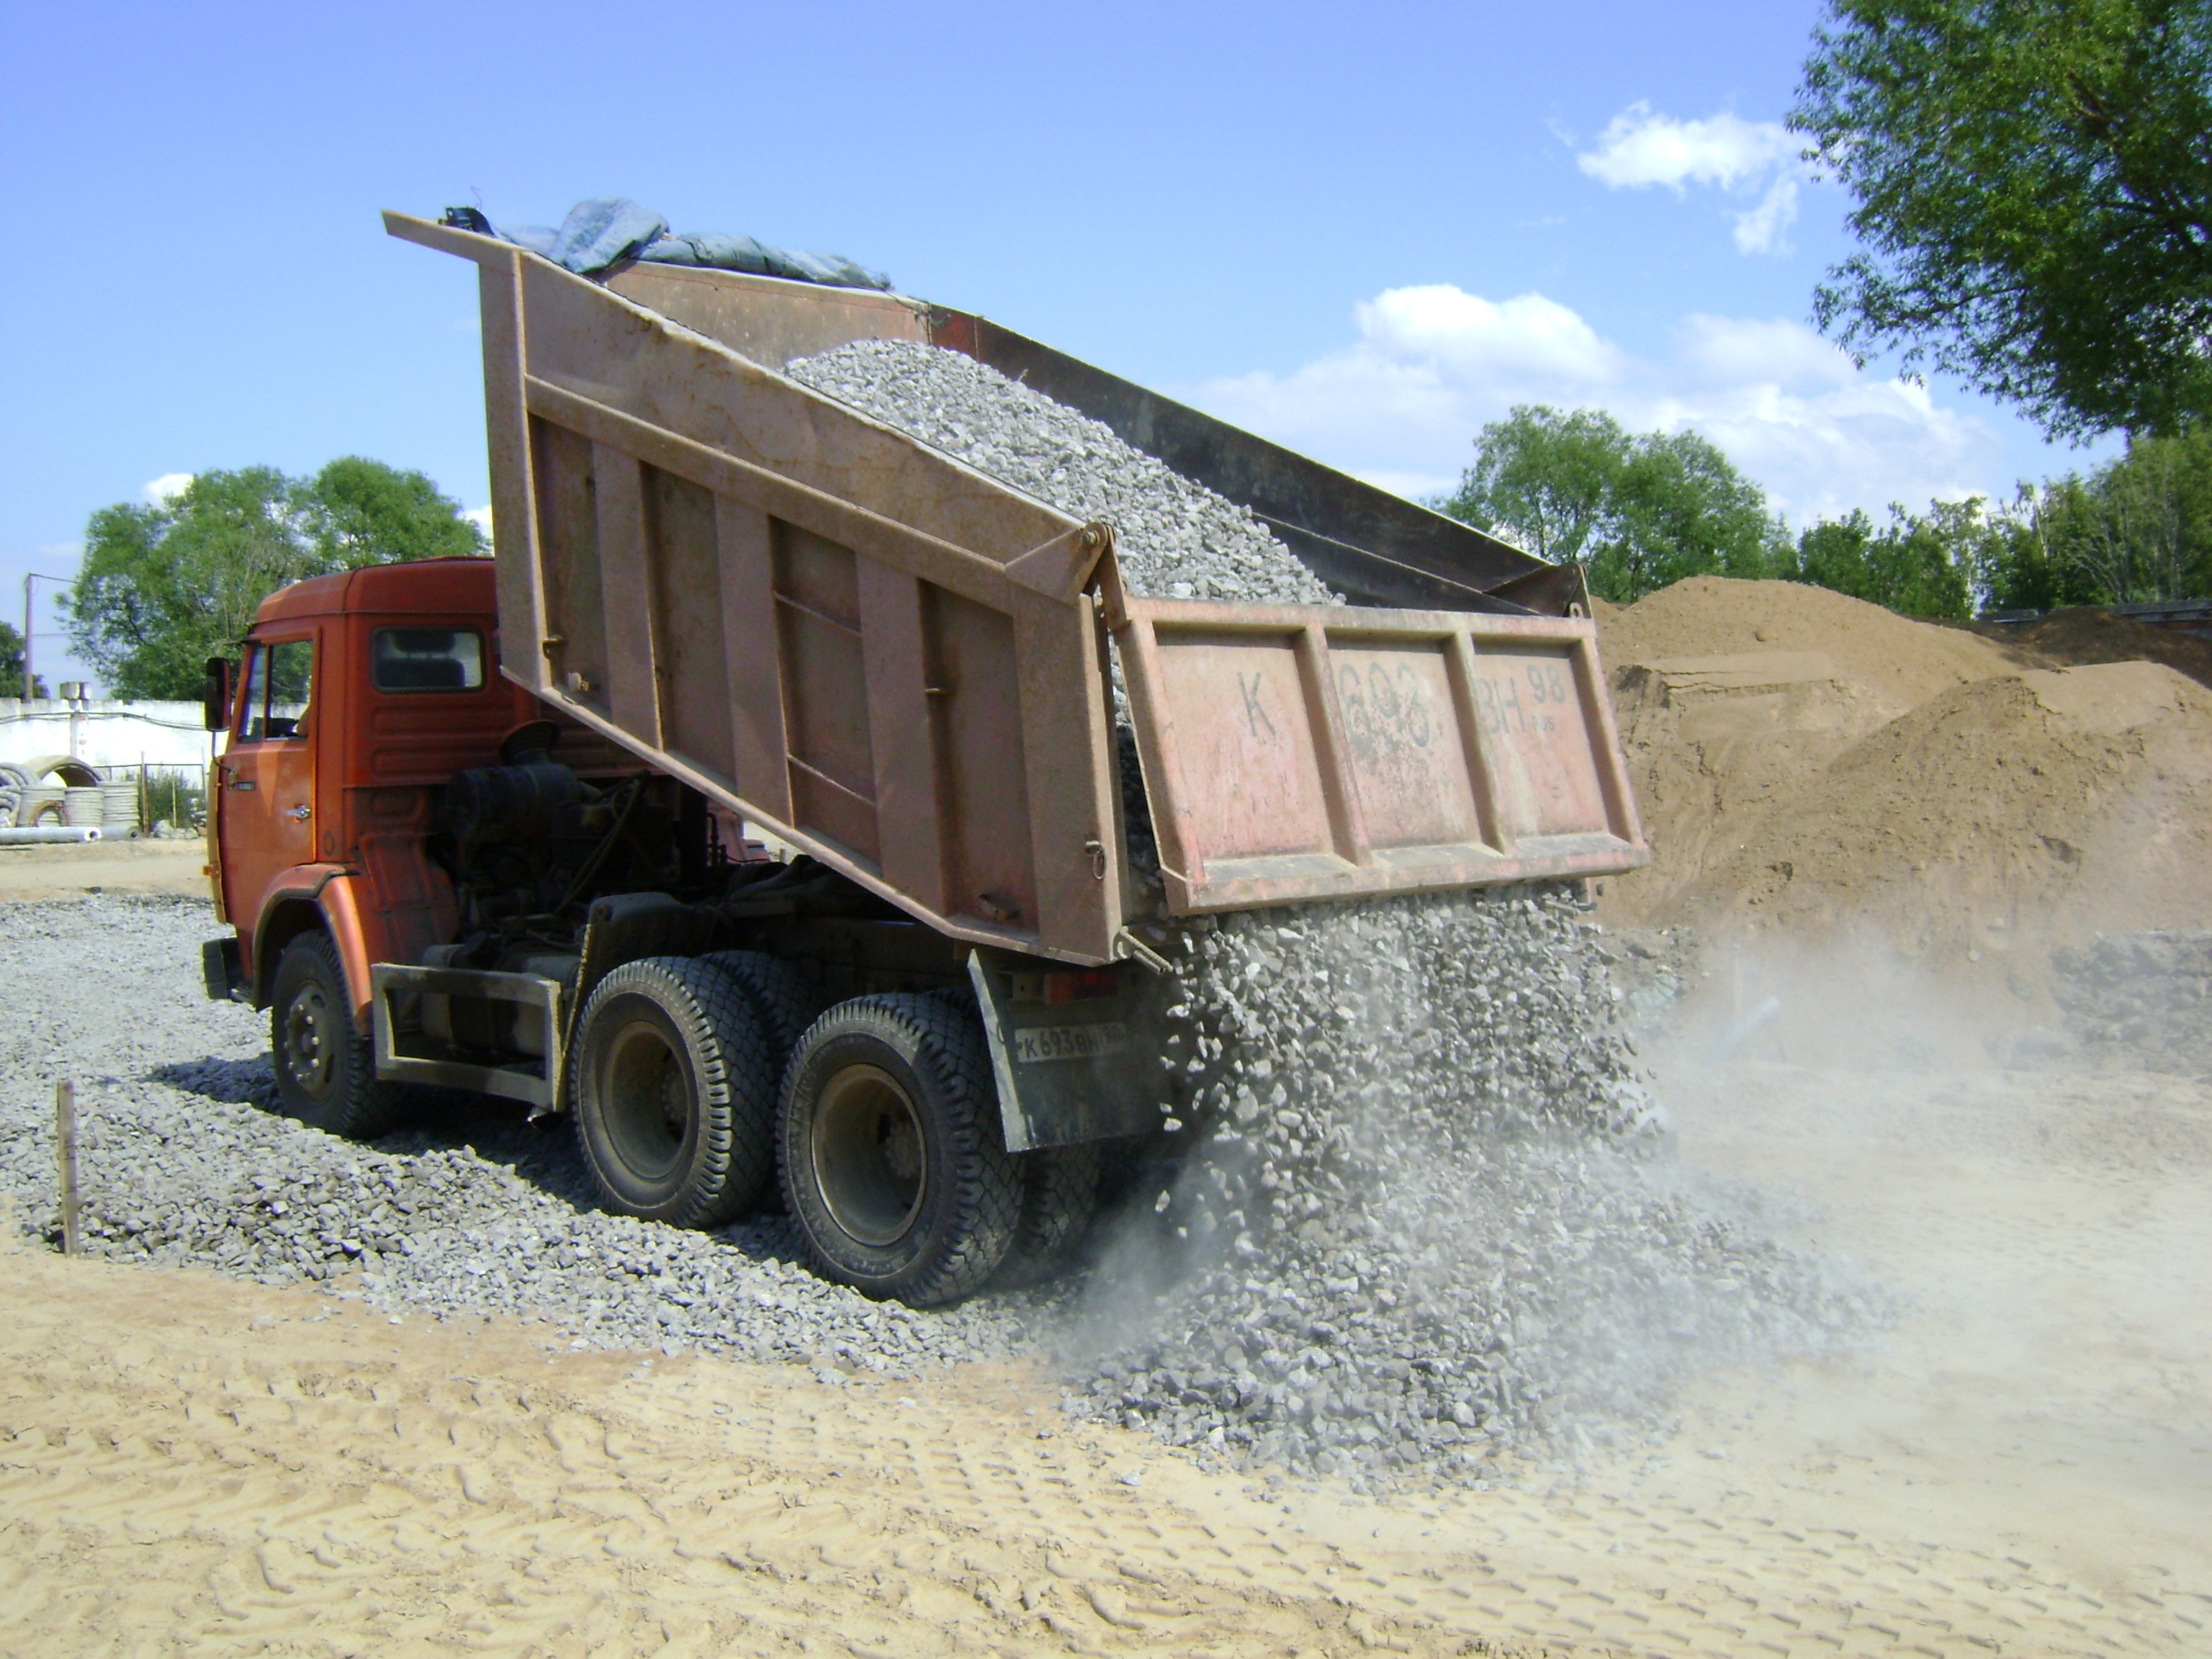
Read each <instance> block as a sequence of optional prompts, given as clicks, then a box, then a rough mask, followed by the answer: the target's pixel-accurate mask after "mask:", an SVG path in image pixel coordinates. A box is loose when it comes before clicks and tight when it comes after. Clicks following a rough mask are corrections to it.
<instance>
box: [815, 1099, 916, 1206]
mask: <svg viewBox="0 0 2212 1659" xmlns="http://www.w3.org/2000/svg"><path fill="white" fill-rule="evenodd" d="M924 1151H925V1148H924V1146H923V1143H922V1133H921V1114H920V1113H919V1112H917V1111H916V1110H915V1106H914V1101H913V1099H912V1098H911V1097H909V1096H908V1093H907V1091H906V1090H905V1089H904V1088H902V1086H901V1085H900V1084H899V1083H898V1080H897V1079H895V1078H893V1077H892V1076H891V1074H890V1073H888V1072H886V1071H884V1070H883V1069H882V1068H881V1067H880V1066H847V1067H845V1069H844V1070H842V1071H841V1072H839V1073H837V1074H836V1076H835V1077H832V1078H831V1079H829V1083H828V1084H827V1085H824V1087H823V1091H822V1094H821V1097H820V1098H819V1100H818V1101H817V1104H816V1106H815V1110H814V1133H813V1152H814V1182H815V1187H816V1189H817V1191H818V1192H819V1193H820V1194H821V1195H822V1207H823V1209H825V1210H827V1211H829V1216H830V1218H831V1219H832V1220H833V1221H835V1222H836V1224H837V1225H838V1226H840V1227H842V1229H844V1231H846V1232H847V1233H848V1234H850V1235H851V1236H852V1237H854V1238H855V1239H858V1240H859V1241H860V1243H863V1244H869V1245H874V1246H878V1247H881V1246H883V1245H886V1244H896V1243H898V1241H899V1240H900V1239H902V1238H903V1237H906V1235H907V1232H908V1230H909V1229H911V1228H912V1227H913V1225H914V1221H915V1217H916V1216H917V1215H919V1214H921V1200H922V1197H923V1194H925V1192H926V1191H927V1188H928V1184H929V1174H928V1164H927V1159H926V1158H925V1157H924Z"/></svg>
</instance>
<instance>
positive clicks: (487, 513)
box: [461, 505, 491, 540]
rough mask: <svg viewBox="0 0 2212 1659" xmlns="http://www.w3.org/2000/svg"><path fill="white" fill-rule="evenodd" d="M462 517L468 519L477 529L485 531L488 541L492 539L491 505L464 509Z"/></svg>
mask: <svg viewBox="0 0 2212 1659" xmlns="http://www.w3.org/2000/svg"><path fill="white" fill-rule="evenodd" d="M461 516H462V517H463V518H465V519H466V520H468V521H469V522H470V523H471V524H472V525H474V526H476V527H477V529H479V530H481V531H483V533H484V536H485V538H486V539H487V540H489V538H490V536H491V508H490V507H489V505H487V506H483V507H466V508H464V509H463V511H462V513H461Z"/></svg>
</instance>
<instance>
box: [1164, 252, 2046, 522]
mask: <svg viewBox="0 0 2212 1659" xmlns="http://www.w3.org/2000/svg"><path fill="white" fill-rule="evenodd" d="M1353 322H1354V324H1355V325H1356V327H1357V330H1358V337H1357V338H1356V339H1355V340H1353V341H1352V342H1351V343H1348V344H1346V345H1345V346H1343V347H1342V348H1340V349H1337V350H1335V351H1332V352H1328V353H1326V354H1325V355H1323V356H1320V357H1318V358H1316V359H1315V360H1314V361H1313V362H1310V363H1308V364H1306V365H1305V366H1304V368H1299V369H1297V370H1295V371H1293V372H1292V373H1291V374H1282V375H1277V374H1264V373H1263V374H1246V375H1241V376H1238V377H1236V378H1234V379H1229V380H1215V381H1212V382H1209V383H1208V384H1206V385H1204V386H1199V387H1197V388H1195V389H1194V390H1193V391H1192V392H1190V393H1189V395H1190V396H1191V398H1192V400H1193V401H1194V402H1195V403H1197V404H1199V405H1200V406H1201V407H1202V408H1205V409H1207V410H1212V412H1213V413H1215V414H1217V415H1218V416H1222V417H1223V418H1224V419H1226V420H1230V421H1233V422H1237V424H1238V425H1240V426H1244V427H1249V428H1251V429H1252V430H1253V431H1255V432H1258V433H1261V434H1263V435H1266V436H1267V437H1270V438H1273V439H1274V440H1276V441H1278V442H1280V443H1285V444H1288V445H1290V446H1291V447H1293V448H1295V449H1299V450H1303V451H1304V452H1305V453H1308V454H1310V455H1314V456H1316V457H1318V458H1319V459H1322V460H1325V461H1327V462H1328V463H1329V464H1330V465H1334V466H1340V467H1343V468H1345V469H1346V470H1347V471H1352V472H1355V473H1357V474H1358V475H1359V476H1360V477H1365V478H1367V479H1369V480H1370V481H1371V482H1373V483H1377V484H1380V485H1382V486H1383V488H1385V489H1392V490H1395V491H1397V492H1398V493H1400V494H1401V495H1427V494H1431V493H1434V492H1437V491H1441V490H1446V489H1450V488H1451V487H1452V486H1453V485H1454V484H1455V483H1456V482H1457V479H1458V476H1459V472H1460V470H1461V469H1462V467H1464V466H1465V465H1467V464H1468V462H1469V461H1470V460H1471V459H1473V455H1474V450H1473V444H1474V436H1475V434H1476V432H1477V431H1478V430H1480V428H1481V427H1482V425H1483V423H1484V422H1487V421H1492V420H1496V419H1498V417H1499V416H1502V415H1504V413H1505V412H1506V410H1508V409H1509V408H1510V407H1511V406H1512V405H1513V404H1516V403H1546V404H1557V405H1559V406H1561V407H1567V408H1571V407H1576V406H1579V405H1590V406H1595V407H1598V408H1602V409H1605V410H1610V411H1611V412H1612V413H1613V416H1615V417H1616V418H1618V419H1619V420H1620V421H1621V422H1623V423H1624V424H1625V425H1626V426H1627V427H1629V428H1631V429H1632V430H1635V431H1651V430H1654V429H1663V430H1667V431H1679V430H1681V429H1683V428H1696V429H1697V430H1699V431H1700V432H1702V433H1704V434H1705V435H1706V436H1707V437H1709V438H1711V439H1712V440H1713V441H1714V442H1716V443H1717V444H1718V445H1720V447H1722V448H1723V450H1725V451H1726V452H1727V453H1729V457H1730V458H1731V459H1734V460H1735V463H1736V464H1737V465H1739V466H1741V467H1742V468H1743V470H1744V471H1746V472H1747V473H1748V474H1749V475H1750V476H1751V477H1753V478H1755V479H1756V480H1758V482H1759V483H1760V484H1762V485H1763V486H1764V487H1765V489H1766V490H1767V492H1768V494H1769V495H1770V496H1771V498H1772V499H1773V501H1774V503H1775V505H1776V506H1777V507H1778V508H1780V509H1781V510H1783V511H1784V512H1785V513H1788V514H1789V516H1790V519H1791V520H1792V521H1793V522H1795V523H1800V524H1802V523H1804V522H1806V521H1807V520H1810V519H1812V518H1814V517H1819V516H1826V515H1834V514H1838V513H1844V512H1846V511H1848V510H1849V509H1850V508H1851V507H1866V508H1867V509H1869V511H1871V512H1875V513H1877V514H1878V513H1880V512H1881V509H1882V508H1883V507H1886V506H1887V504H1888V503H1889V502H1890V501H1904V502H1905V503H1907V504H1908V505H1911V506H1915V507H1918V506H1922V505H1924V504H1925V503H1926V502H1927V501H1930V500H1932V499H1936V498H1938V497H1942V498H1956V497H1959V496H1962V495H1972V494H1975V493H1984V494H1990V493H2000V492H2002V493H2009V489H2008V486H2009V480H2008V479H2002V478H1999V477H1996V473H1997V472H1998V471H1999V470H2000V468H2001V467H2002V449H2001V445H2000V441H1999V440H1998V437H1997V435H1996V433H1994V432H1993V431H1991V430H1990V428H1989V427H1988V426H1987V425H1986V424H1984V422H1982V421H1981V420H1980V419H1979V418H1978V417H1977V416H1974V415H1972V414H1971V413H1966V412H1963V411H1961V410H1955V409H1951V408H1947V407H1945V406H1943V405H1942V404H1938V403H1937V402H1936V399H1935V397H1934V395H1933V394H1932V393H1930V392H1929V390H1928V389H1927V388H1926V387H1924V386H1915V385H1912V384H1910V383H1908V382H1905V381H1902V380H1884V379H1880V378H1877V377H1875V376H1873V375H1869V374H1866V373H1864V372H1863V371H1862V370H1860V369H1857V368H1854V367H1853V366H1852V364H1851V362H1850V359H1849V358H1848V357H1846V356H1844V354H1843V353H1842V352H1840V351H1838V350H1837V349H1836V348H1835V347H1834V346H1832V345H1831V344H1830V343H1828V342H1827V341H1826V340H1824V339H1822V338H1821V337H1820V336H1819V335H1818V334H1816V333H1815V332H1814V331H1813V330H1811V329H1809V328H1808V327H1806V326H1805V325H1803V324H1802V323H1796V322H1791V321H1790V320H1788V319H1783V318H1773V319H1751V318H1732V317H1715V316H1707V315H1692V316H1689V317H1686V318H1684V319H1682V320H1681V322H1680V324H1679V325H1677V326H1676V328H1675V331H1674V338H1673V341H1672V343H1671V345H1670V349H1668V351H1667V352H1666V353H1665V355H1664V356H1656V357H1645V356H1638V355H1636V354H1634V353H1632V352H1629V351H1626V350H1625V349H1622V348H1621V347H1620V345H1619V344H1617V343H1614V342H1613V341H1611V340H1608V339H1607V338H1606V337H1604V336H1602V335H1601V334H1600V333H1599V332H1598V331H1597V330H1596V329H1595V328H1594V327H1592V326H1591V325H1590V324H1589V321H1588V319H1585V318H1583V317H1582V316H1581V315H1580V314H1579V313H1577V312H1575V311H1574V310H1573V309H1572V308H1571V307H1567V306H1564V305H1561V304H1560V303H1559V301H1555V300H1552V299H1549V298H1547V297H1546V296H1545V295H1541V294H1523V295H1516V296H1515V297H1514V298H1512V299H1510V300H1503V301H1492V300H1486V299H1484V298H1483V297H1482V296H1480V295H1473V294H1468V293H1466V292H1464V291H1463V290H1462V289H1456V288H1452V287H1449V286H1442V285H1431V286H1427V287H1421V288H1406V289H1390V290H1389V291H1388V292H1385V293H1383V294H1381V295H1376V297H1375V298H1374V299H1372V300H1370V301H1363V302H1362V303H1361V304H1359V305H1358V306H1357V307H1354V310H1353Z"/></svg>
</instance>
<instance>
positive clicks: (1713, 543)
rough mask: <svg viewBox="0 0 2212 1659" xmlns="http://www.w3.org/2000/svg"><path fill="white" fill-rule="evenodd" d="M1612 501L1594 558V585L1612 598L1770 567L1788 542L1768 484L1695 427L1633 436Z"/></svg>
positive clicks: (1767, 571)
mask: <svg viewBox="0 0 2212 1659" xmlns="http://www.w3.org/2000/svg"><path fill="white" fill-rule="evenodd" d="M1613 503H1614V505H1613V527H1612V533H1611V534H1610V535H1608V536H1607V538H1605V539H1604V540H1603V542H1602V543H1601V544H1600V545H1599V547H1598V549H1597V550H1596V552H1595V554H1593V555H1592V556H1591V558H1590V561H1589V571H1590V586H1591V590H1592V591H1593V592H1597V593H1601V594H1602V595H1603V596H1604V597H1605V598H1607V599H1616V598H1617V596H1626V597H1627V598H1631V599H1632V598H1634V597H1636V596H1637V595H1638V594H1643V593H1649V592H1651V591H1652V590H1653V589H1654V588H1659V587H1666V586H1670V585H1671V584H1673V583H1674V582H1678V581H1680V580H1683V579H1684V578H1685V577H1687V576H1705V575H1719V576H1741V577H1747V578H1750V579H1753V580H1755V579H1757V578H1759V577H1761V576H1768V575H1771V574H1775V568H1776V565H1777V563H1778V560H1779V559H1780V558H1781V557H1783V556H1784V550H1786V548H1787V546H1788V542H1787V538H1786V533H1785V532H1784V529H1783V527H1782V524H1781V521H1780V520H1778V519H1777V518H1776V517H1775V515H1774V514H1773V513H1771V511H1769V509H1768V507H1767V505H1766V492H1765V490H1763V489H1760V488H1759V486H1758V485H1757V484H1755V483H1752V481H1751V480H1750V479H1748V478H1747V477H1744V476H1743V475H1742V474H1741V472H1738V471H1736V470H1735V464H1734V463H1733V462H1731V461H1730V460H1729V458H1728V457H1727V456H1726V455H1724V454H1723V453H1721V451H1720V449H1719V448H1718V447H1717V446H1716V445H1715V444H1714V443H1713V442H1712V441H1711V440H1710V439H1707V438H1705V437H1702V436H1700V435H1699V434H1697V433H1695V432H1674V433H1664V432H1653V433H1649V434H1646V435H1644V436H1642V437H1639V438H1637V439H1636V440H1634V441H1633V443H1632V446H1631V448H1630V453H1629V456H1628V460H1627V463H1626V465H1624V466H1623V467H1622V468H1621V471H1620V477H1619V478H1618V479H1617V480H1616V481H1615V483H1614V485H1613Z"/></svg>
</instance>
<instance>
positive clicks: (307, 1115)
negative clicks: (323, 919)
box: [269, 928, 411, 1140]
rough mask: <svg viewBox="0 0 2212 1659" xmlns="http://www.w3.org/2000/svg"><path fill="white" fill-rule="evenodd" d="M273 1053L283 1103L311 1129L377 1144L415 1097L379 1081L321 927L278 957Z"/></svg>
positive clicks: (333, 948)
mask: <svg viewBox="0 0 2212 1659" xmlns="http://www.w3.org/2000/svg"><path fill="white" fill-rule="evenodd" d="M269 1052H270V1059H271V1060H272V1061H273V1063H274V1066H275V1068H276V1102H277V1104H278V1105H279V1106H280V1107H282V1108H283V1111H284V1113H285V1115H287V1116H289V1117H295V1118H297V1119H299V1121H301V1122H302V1123H304V1124H306V1125H307V1127H309V1128H311V1129H320V1130H322V1131H324V1132H325V1133H327V1134H334V1135H343V1136H345V1137H346V1138H347V1139H349V1140H374V1139H376V1138H377V1137H378V1136H379V1135H382V1134H389V1133H391V1132H392V1130H393V1129H395V1128H397V1127H398V1126H399V1122H400V1120H401V1119H402V1118H404V1116H405V1115H406V1114H407V1108H408V1106H409V1104H410V1100H411V1091H410V1090H409V1089H408V1087H407V1085H404V1084H403V1083H392V1082H386V1081H382V1080H380V1079H378V1077H377V1075H376V1055H375V1054H374V1050H373V1049H372V1048H370V1046H369V1041H368V1038H367V1037H365V1036H362V1035H361V1033H360V1032H359V1031H357V1030H355V1029H354V1024H353V998H352V995H351V994H349V992H348V991H347V989H346V979H345V969H343V967H342V966H340V964H339V963H338V950H337V945H334V944H333V943H331V936H330V935H329V934H328V933H324V932H323V931H322V930H321V929H320V928H316V929H314V930H313V931H312V932H309V933H301V934H300V935H299V936H298V937H297V938H296V939H293V941H292V942H291V943H290V944H289V945H286V946H285V947H284V952H283V955H282V956H280V957H277V958H276V979H275V981H273V983H272V985H271V987H270V1001H269Z"/></svg>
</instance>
